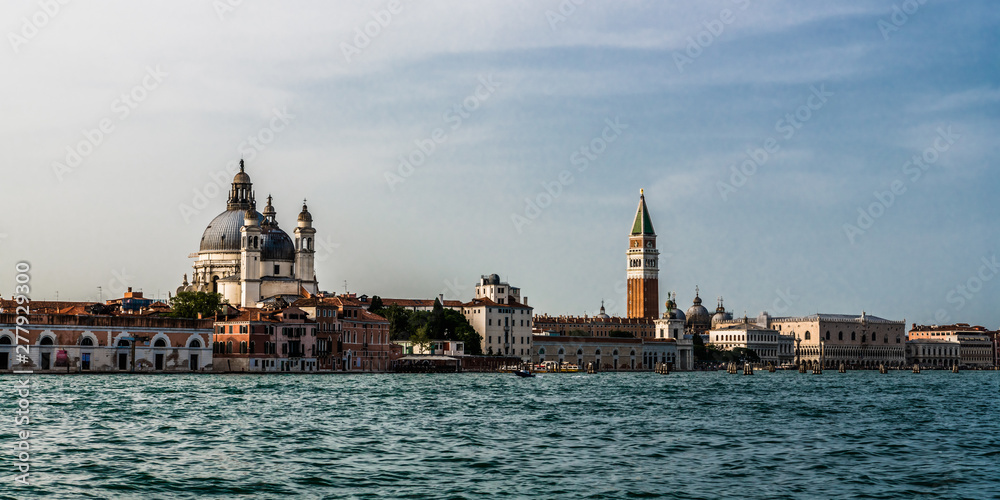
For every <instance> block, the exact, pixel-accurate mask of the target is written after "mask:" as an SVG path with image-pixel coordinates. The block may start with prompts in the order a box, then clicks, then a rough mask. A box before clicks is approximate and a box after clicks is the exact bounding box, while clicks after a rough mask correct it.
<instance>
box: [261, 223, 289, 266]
mask: <svg viewBox="0 0 1000 500" xmlns="http://www.w3.org/2000/svg"><path fill="white" fill-rule="evenodd" d="M260 258H261V260H290V261H294V260H295V245H294V244H292V239H291V238H289V237H288V234H287V233H285V232H284V231H282V230H281V229H278V227H277V226H269V227H265V228H263V230H262V231H261V247H260Z"/></svg>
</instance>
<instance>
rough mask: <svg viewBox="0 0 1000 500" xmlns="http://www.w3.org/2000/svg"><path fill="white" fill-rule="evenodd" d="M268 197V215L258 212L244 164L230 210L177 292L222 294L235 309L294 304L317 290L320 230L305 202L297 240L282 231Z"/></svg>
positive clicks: (210, 231) (206, 238) (210, 232)
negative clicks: (316, 248)
mask: <svg viewBox="0 0 1000 500" xmlns="http://www.w3.org/2000/svg"><path fill="white" fill-rule="evenodd" d="M271 202H272V199H271V197H270V196H268V197H267V206H265V207H264V212H263V213H260V212H258V211H257V201H256V198H255V195H254V190H253V183H252V182H251V181H250V176H249V175H248V174H247V173H246V171H245V170H244V165H243V161H242V160H240V171H239V173H237V174H236V177H234V178H233V184H232V188H231V189H230V191H229V199H228V201H227V203H226V210H225V211H224V212H222V213H221V214H219V215H218V216H216V217H215V218H214V219H212V222H210V223H209V224H208V227H207V228H205V231H204V233H203V234H202V237H201V245H200V247H199V249H198V252H197V253H194V254H191V255H190V257H191V258H194V259H195V261H194V271H193V273H192V276H191V282H190V283H189V282H188V279H187V275H185V276H184V283H183V284H182V285H181V286H180V287H179V288H178V289H177V291H178V292H185V291H199V292H217V293H220V294H222V297H223V301H224V302H228V303H230V304H232V305H234V306H240V307H258V306H262V305H264V304H266V303H268V302H271V301H277V300H278V299H281V300H283V301H285V302H286V303H292V302H293V301H295V300H296V299H298V298H301V297H303V296H304V295H305V294H315V293H316V292H317V291H318V284H317V281H316V274H315V269H314V262H315V240H316V230H315V229H313V227H312V215H311V214H310V213H309V209H308V207H307V206H306V204H305V202H303V203H302V211H301V212H300V213H299V216H298V220H297V224H296V227H295V231H294V235H295V236H294V240H293V239H292V238H291V237H289V236H288V233H286V232H285V231H284V230H282V229H281V228H280V227H279V226H278V221H277V213H276V211H275V209H274V206H273V205H272V203H271Z"/></svg>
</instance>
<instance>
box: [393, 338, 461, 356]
mask: <svg viewBox="0 0 1000 500" xmlns="http://www.w3.org/2000/svg"><path fill="white" fill-rule="evenodd" d="M393 343H395V344H396V345H398V346H399V347H400V350H401V353H402V354H403V355H411V354H416V355H426V356H465V342H457V341H453V340H432V341H430V342H429V343H428V344H426V345H420V344H415V343H414V342H413V341H412V340H396V341H394V342H393Z"/></svg>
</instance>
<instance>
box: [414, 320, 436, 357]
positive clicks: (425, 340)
mask: <svg viewBox="0 0 1000 500" xmlns="http://www.w3.org/2000/svg"><path fill="white" fill-rule="evenodd" d="M410 341H411V342H413V352H421V353H425V354H426V353H427V351H429V350H430V347H431V336H430V328H429V327H428V326H427V325H424V326H421V327H420V328H419V329H417V331H416V333H414V334H413V335H412V336H410Z"/></svg>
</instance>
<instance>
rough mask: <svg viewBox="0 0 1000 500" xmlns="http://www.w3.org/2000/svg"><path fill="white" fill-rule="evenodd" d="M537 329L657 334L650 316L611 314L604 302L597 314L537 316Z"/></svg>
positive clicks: (592, 334) (597, 334) (589, 334)
mask: <svg viewBox="0 0 1000 500" xmlns="http://www.w3.org/2000/svg"><path fill="white" fill-rule="evenodd" d="M535 331H541V332H554V333H558V334H560V335H570V336H587V337H608V336H610V335H611V334H612V332H623V333H625V334H628V335H631V336H632V337H635V338H653V337H654V336H655V326H654V324H653V321H651V320H649V319H648V318H621V317H616V316H609V315H608V314H607V312H606V311H605V309H604V304H603V303H602V304H601V312H600V314H598V315H596V316H588V315H583V316H548V315H539V316H535Z"/></svg>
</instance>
